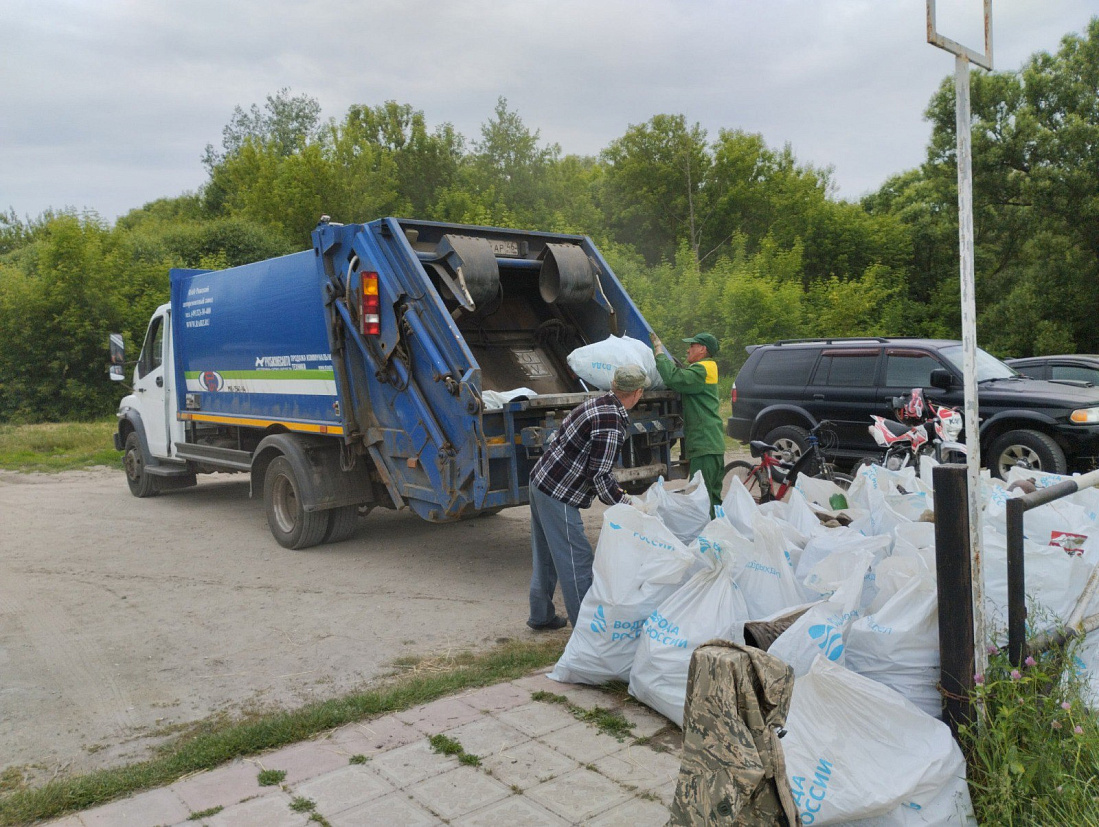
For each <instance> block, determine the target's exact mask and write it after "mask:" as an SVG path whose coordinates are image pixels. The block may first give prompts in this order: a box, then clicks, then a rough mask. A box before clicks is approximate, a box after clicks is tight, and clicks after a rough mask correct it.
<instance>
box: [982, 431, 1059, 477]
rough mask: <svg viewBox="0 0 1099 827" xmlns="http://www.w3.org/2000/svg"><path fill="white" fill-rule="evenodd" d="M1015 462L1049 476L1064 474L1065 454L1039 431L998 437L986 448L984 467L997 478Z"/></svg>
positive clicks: (1013, 432)
mask: <svg viewBox="0 0 1099 827" xmlns="http://www.w3.org/2000/svg"><path fill="white" fill-rule="evenodd" d="M1019 463H1023V464H1024V465H1026V466H1027V467H1029V468H1032V469H1034V470H1035V471H1046V472H1048V473H1051V474H1066V473H1068V462H1067V461H1066V460H1065V452H1064V451H1062V450H1061V446H1060V445H1058V444H1057V443H1056V442H1055V441H1054V439H1053V437H1051V436H1050V435H1049V434H1044V433H1042V432H1041V431H1032V430H1029V429H1023V430H1018V431H1008V432H1007V433H1006V434H1003V435H1002V436H999V437H997V438H996V440H995V441H994V442H993V443H992V446H991V447H990V448H989V458H988V467H989V468H990V469H991V471H992V473H993V474H995V475H996V476H997V477H999V478H1000V479H1006V478H1007V472H1008V471H1010V470H1011V469H1012V468H1013V467H1014V466H1016V465H1018V464H1019Z"/></svg>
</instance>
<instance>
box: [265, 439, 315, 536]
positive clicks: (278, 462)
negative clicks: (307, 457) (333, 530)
mask: <svg viewBox="0 0 1099 827" xmlns="http://www.w3.org/2000/svg"><path fill="white" fill-rule="evenodd" d="M300 491H301V483H300V482H299V480H298V478H297V475H296V474H295V473H294V466H292V465H291V464H290V460H288V459H287V458H286V457H275V458H274V459H273V460H271V464H270V465H268V466H267V473H266V475H264V478H263V502H264V506H265V507H266V510H267V526H268V528H270V529H271V533H272V534H273V535H274V536H275V539H276V540H277V541H278V544H279V545H280V546H282V547H283V548H293V549H301V548H309V547H310V546H315V545H317V544H318V543H320V542H321V541H322V540H323V539H324V536H325V533H326V532H327V531H328V525H329V514H328V512H327V511H306V510H305V508H304V507H303V504H302V498H301V495H300V493H299V492H300Z"/></svg>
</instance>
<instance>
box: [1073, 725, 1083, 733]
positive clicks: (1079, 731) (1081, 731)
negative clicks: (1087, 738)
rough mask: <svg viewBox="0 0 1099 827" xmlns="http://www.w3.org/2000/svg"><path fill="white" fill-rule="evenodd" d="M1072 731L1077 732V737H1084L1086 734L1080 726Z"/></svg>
mask: <svg viewBox="0 0 1099 827" xmlns="http://www.w3.org/2000/svg"><path fill="white" fill-rule="evenodd" d="M1072 731H1073V732H1075V733H1076V734H1077V735H1083V734H1084V728H1083V727H1082V726H1080V725H1079V724H1077V725H1076V726H1075V727H1073V729H1072Z"/></svg>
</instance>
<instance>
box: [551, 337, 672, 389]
mask: <svg viewBox="0 0 1099 827" xmlns="http://www.w3.org/2000/svg"><path fill="white" fill-rule="evenodd" d="M568 363H569V367H570V368H572V369H573V372H574V373H575V374H576V375H577V376H579V377H580V378H581V379H583V380H584V381H585V382H587V383H588V384H589V385H591V386H592V387H593V388H598V389H599V390H601V391H609V390H610V389H611V380H612V379H613V378H614V372H615V371H616V370H618V369H619V368H620V367H622V366H623V365H640V366H641V367H642V368H644V370H645V373H646V374H647V375H648V377H649V390H652V391H655V390H660V389H661V388H663V387H664V380H663V379H661V378H660V373H659V372H658V371H657V369H656V357H655V356H654V355H653V351H652V348H650V347H649V346H648V345H647V344H645V343H644V342H642V341H640V340H639V339H631V338H630V337H629V336H621V337H619V336H608V337H607V338H606V339H604V340H603V341H602V342H595V343H593V344H590V345H584V346H583V347H578V348H577V349H576V350H574V351H573V352H572V353H570V354H569V358H568Z"/></svg>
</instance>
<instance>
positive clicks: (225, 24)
mask: <svg viewBox="0 0 1099 827" xmlns="http://www.w3.org/2000/svg"><path fill="white" fill-rule="evenodd" d="M972 3H973V5H974V6H976V7H978V9H979V5H980V4H979V0H972ZM957 5H958V4H948V3H939V7H940V11H939V14H940V23H941V25H942V26H946V25H956V26H959V27H960V28H961V30H962V32H963V34H962V35H961V37H962V38H963V39H964V38H965V37H966V36H968V35H967V34H966V32H968V31H971V30H972V19H970V20H969V21H968V25H969V29H968V30H967V29H966V28H965V27H966V25H967V20H966V19H964V15H963V16H962V17H961V18H960V19H958V20H953V19H949V18H950V15H949V14H947V11H948V10H949V9H953V8H955V7H956V6H957ZM1089 5H1090V4H1089V2H1088V0H1047V1H1046V2H1042V3H1037V2H1033V0H1003V1H1002V2H997V4H996V8H995V9H994V15H995V17H994V20H995V26H994V32H995V37H996V46H995V48H996V55H997V66H998V68H1018V66H1019V65H1020V64H1021V63H1022V61H1023V60H1025V59H1026V58H1027V56H1028V55H1030V54H1031V53H1032V52H1034V51H1036V50H1039V49H1044V50H1047V51H1053V50H1056V48H1057V45H1058V42H1059V41H1060V38H1061V37H1062V36H1063V35H1064V34H1066V33H1067V32H1070V31H1080V30H1082V29H1083V27H1084V26H1085V25H1086V23H1087V21H1088V19H1089V16H1090V15H1091V14H1092V13H1093V9H1092V8H1089ZM978 24H979V18H978ZM978 30H979V25H978ZM947 33H948V34H950V36H955V35H954V34H953V33H951V32H947ZM978 36H979V35H978ZM967 45H968V44H967ZM973 45H979V44H973ZM952 71H953V62H952V58H951V57H950V55H948V54H946V53H945V52H941V51H940V50H938V49H934V48H932V47H931V46H929V45H928V44H927V43H926V42H925V35H924V3H923V2H922V0H895V1H894V2H882V0H767V2H749V0H729V2H723V3H713V2H710V3H702V2H682V1H681V0H635V2H627V1H626V0H600V1H599V2H591V0H587V2H581V0H556V1H552V0H523V1H522V2H520V0H508V1H506V2H501V1H500V0H497V1H496V2H491V1H490V0H450V1H449V2H445V3H444V2H436V1H435V0H432V1H431V2H429V1H428V0H402V1H401V2H397V0H375V2H371V3H366V4H346V3H332V2H321V3H289V2H286V1H285V0H269V1H268V2H258V0H238V2H224V0H221V1H220V2H214V1H213V0H194V1H193V2H187V3H172V4H158V3H149V2H138V1H137V0H101V2H96V3H86V2H80V0H71V2H61V0H42V2H37V3H30V2H19V1H18V0H16V1H15V2H13V1H12V0H9V2H8V3H6V4H4V6H3V7H2V8H0V73H2V76H0V80H2V83H0V113H2V117H0V208H6V207H7V206H9V205H10V206H12V207H14V208H15V209H16V211H17V212H18V213H20V214H28V215H36V214H37V213H39V212H40V211H41V210H43V209H45V208H47V207H51V206H52V207H63V206H66V205H72V206H77V207H90V208H94V209H97V210H99V211H100V212H101V214H102V215H104V216H105V217H107V218H114V217H115V216H117V215H119V214H122V213H124V212H126V211H127V210H129V209H131V208H133V207H138V206H140V205H141V204H143V203H145V202H147V201H150V200H153V199H156V198H159V197H165V196H174V195H178V194H179V193H181V192H183V191H184V190H194V189H196V188H198V187H200V186H201V184H202V182H203V180H204V170H203V169H202V166H201V164H200V162H199V159H200V158H201V155H202V151H203V147H204V146H205V145H206V144H207V143H213V144H215V145H217V144H219V143H220V140H221V130H222V127H223V126H224V125H225V124H226V123H227V121H228V120H229V118H230V117H231V115H232V112H233V109H234V107H235V106H238V105H239V106H241V107H243V108H245V109H247V108H248V107H249V106H251V105H252V104H253V103H260V104H262V103H263V101H264V99H265V98H266V96H267V95H270V94H273V93H274V92H276V91H277V90H279V89H280V88H283V87H290V88H291V89H292V90H293V91H294V92H295V93H298V94H302V93H304V94H308V95H311V96H313V97H315V98H316V99H317V100H318V101H319V102H320V103H321V105H322V107H323V110H324V115H325V116H326V117H335V118H340V117H342V116H343V114H344V113H345V112H346V110H347V107H348V106H350V105H351V104H353V103H363V104H370V105H374V104H378V103H382V102H384V101H386V100H397V101H399V102H402V103H410V104H412V105H413V106H414V107H416V108H418V109H422V110H423V111H424V113H425V115H426V117H427V119H428V121H429V123H431V124H439V123H443V122H450V123H452V124H453V125H454V126H455V128H457V129H458V130H459V131H460V132H461V133H463V134H464V135H465V136H466V138H467V139H469V140H476V139H477V138H478V137H479V135H480V127H481V124H483V123H484V122H485V121H486V120H487V119H488V118H489V117H491V116H492V111H493V107H494V106H495V103H496V99H497V97H498V96H501V95H503V96H505V97H507V98H508V101H509V105H510V107H511V108H513V109H515V110H517V111H518V112H519V113H520V115H521V116H522V118H523V119H524V121H525V122H526V124H527V125H528V126H529V127H531V128H534V129H538V130H540V132H541V137H542V139H543V140H544V141H546V142H553V143H558V144H560V146H561V148H562V150H563V151H564V152H566V153H577V154H596V153H598V152H599V150H601V149H602V148H603V147H605V146H606V145H607V144H608V143H609V142H610V141H612V140H614V139H615V138H616V137H618V136H620V135H621V134H622V133H623V132H624V131H625V130H626V128H627V127H628V126H629V125H630V124H636V123H641V122H644V121H647V120H648V119H649V118H651V117H652V116H653V115H654V114H657V113H662V112H666V113H682V114H684V115H686V116H687V118H688V120H690V121H692V122H694V121H697V122H698V123H700V124H701V125H702V126H703V127H705V128H706V129H707V130H708V131H709V132H710V134H711V135H716V133H717V131H718V130H719V129H722V128H728V129H743V130H746V131H750V132H760V133H761V134H763V136H764V138H765V139H766V140H767V142H768V143H769V144H771V145H772V146H782V145H783V144H786V143H790V144H791V145H792V147H793V149H794V151H795V153H796V154H797V156H798V158H799V160H801V161H802V162H804V163H812V164H814V165H817V166H822V167H823V166H832V167H833V168H834V177H835V181H836V183H837V185H838V187H839V192H840V194H841V195H842V196H844V197H849V198H855V197H858V196H859V195H861V194H862V193H864V192H867V191H870V190H873V189H874V188H876V187H877V186H879V185H880V184H881V183H882V181H884V179H885V178H887V177H888V176H890V175H892V174H895V173H899V172H901V171H903V170H905V169H908V168H911V167H913V166H915V165H917V164H919V163H920V162H921V160H922V158H923V153H924V148H925V146H926V142H927V138H928V134H929V127H928V125H927V124H926V123H924V122H923V120H922V113H923V110H924V108H925V107H926V105H927V102H928V100H929V99H930V97H931V95H932V94H933V93H934V91H935V89H936V88H937V86H938V84H939V83H940V82H941V80H942V79H943V78H944V77H946V76H948V75H949V74H950V73H951V72H952ZM364 218H365V216H364Z"/></svg>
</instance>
